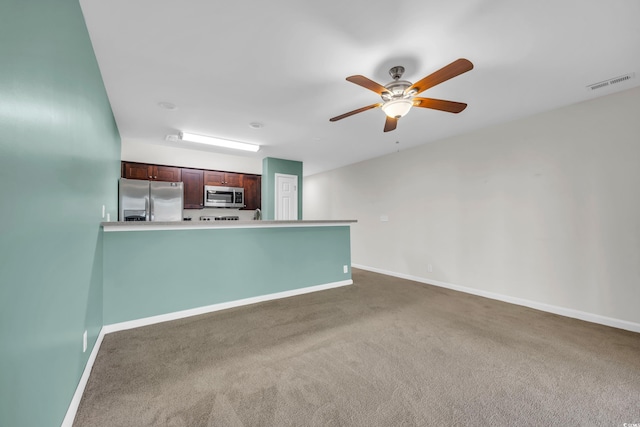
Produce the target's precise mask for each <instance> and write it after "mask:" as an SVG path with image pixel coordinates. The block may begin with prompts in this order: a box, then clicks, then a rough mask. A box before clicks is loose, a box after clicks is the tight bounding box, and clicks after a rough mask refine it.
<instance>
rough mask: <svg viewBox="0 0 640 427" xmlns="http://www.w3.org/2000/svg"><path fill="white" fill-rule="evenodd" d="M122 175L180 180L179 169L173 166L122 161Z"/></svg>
mask: <svg viewBox="0 0 640 427" xmlns="http://www.w3.org/2000/svg"><path fill="white" fill-rule="evenodd" d="M122 177H123V178H129V179H146V180H149V181H167V182H180V180H181V179H180V178H181V170H180V168H177V167H173V166H159V165H150V164H147V163H135V162H122Z"/></svg>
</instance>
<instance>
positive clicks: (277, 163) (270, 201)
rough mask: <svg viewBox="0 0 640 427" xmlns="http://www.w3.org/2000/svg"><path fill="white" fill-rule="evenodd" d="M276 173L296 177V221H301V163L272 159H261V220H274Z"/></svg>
mask: <svg viewBox="0 0 640 427" xmlns="http://www.w3.org/2000/svg"><path fill="white" fill-rule="evenodd" d="M277 173H283V174H287V175H297V176H298V219H302V162H297V161H294V160H284V159H276V158H274V157H266V158H264V159H262V219H265V220H273V219H275V204H276V203H275V197H276V178H275V174H277Z"/></svg>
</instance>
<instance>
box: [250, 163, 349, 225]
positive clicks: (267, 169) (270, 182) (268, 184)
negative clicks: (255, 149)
mask: <svg viewBox="0 0 640 427" xmlns="http://www.w3.org/2000/svg"><path fill="white" fill-rule="evenodd" d="M302 169H303V165H302V162H298V161H296V160H284V159H276V158H274V157H265V158H264V160H263V161H262V171H263V173H262V218H263V219H269V220H272V219H275V217H276V214H275V212H276V174H277V173H281V174H286V175H295V176H297V177H298V182H299V183H300V184H301V185H299V187H298V219H301V218H302V200H303V187H304V185H302V182H303V181H302V173H303V171H302ZM317 219H320V218H317ZM340 219H344V218H340Z"/></svg>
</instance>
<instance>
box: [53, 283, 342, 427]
mask: <svg viewBox="0 0 640 427" xmlns="http://www.w3.org/2000/svg"><path fill="white" fill-rule="evenodd" d="M352 284H353V280H351V279H349V280H342V281H340V282H333V283H326V284H324V285H316V286H309V287H307V288H301V289H293V290H290V291H284V292H277V293H275V294H268V295H260V296H257V297H252V298H245V299H241V300H236V301H229V302H223V303H220V304H213V305H207V306H204V307H198V308H193V309H190V310H182V311H176V312H173V313H167V314H162V315H159V316H152V317H145V318H143V319H137V320H131V321H129V322H121V323H114V324H111V325H105V326H103V327H102V329H100V333H99V334H98V339H96V343H95V345H94V346H93V350H91V354H90V355H89V360H87V364H86V365H85V367H84V371H83V372H82V376H81V377H80V382H79V383H78V387H76V392H75V393H74V394H73V398H72V399H71V403H70V404H69V408H68V409H67V414H66V415H65V417H64V420H63V421H62V425H61V427H72V425H73V420H74V419H75V418H76V413H77V412H78V407H79V406H80V400H81V399H82V395H83V394H84V389H85V387H86V386H87V382H88V381H89V375H90V374H91V369H92V368H93V363H94V362H95V360H96V356H97V355H98V351H99V350H100V346H101V345H102V340H103V339H104V336H105V335H106V334H109V333H111V332H117V331H125V330H127V329H133V328H138V327H140V326H147V325H153V324H155V323H162V322H168V321H170V320H177V319H183V318H185V317H190V316H197V315H199V314H205V313H212V312H214V311H220V310H225V309H227V308H234V307H240V306H243V305H249V304H256V303H259V302H264V301H271V300H275V299H280V298H288V297H292V296H296V295H303V294H308V293H311V292H317V291H324V290H327V289H333V288H339V287H341V286H347V285H352Z"/></svg>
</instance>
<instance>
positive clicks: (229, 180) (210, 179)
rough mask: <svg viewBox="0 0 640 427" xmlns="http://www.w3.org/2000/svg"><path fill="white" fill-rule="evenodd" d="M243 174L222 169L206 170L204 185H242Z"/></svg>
mask: <svg viewBox="0 0 640 427" xmlns="http://www.w3.org/2000/svg"><path fill="white" fill-rule="evenodd" d="M242 178H243V174H241V173H233V172H221V171H204V185H217V186H224V187H242Z"/></svg>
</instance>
